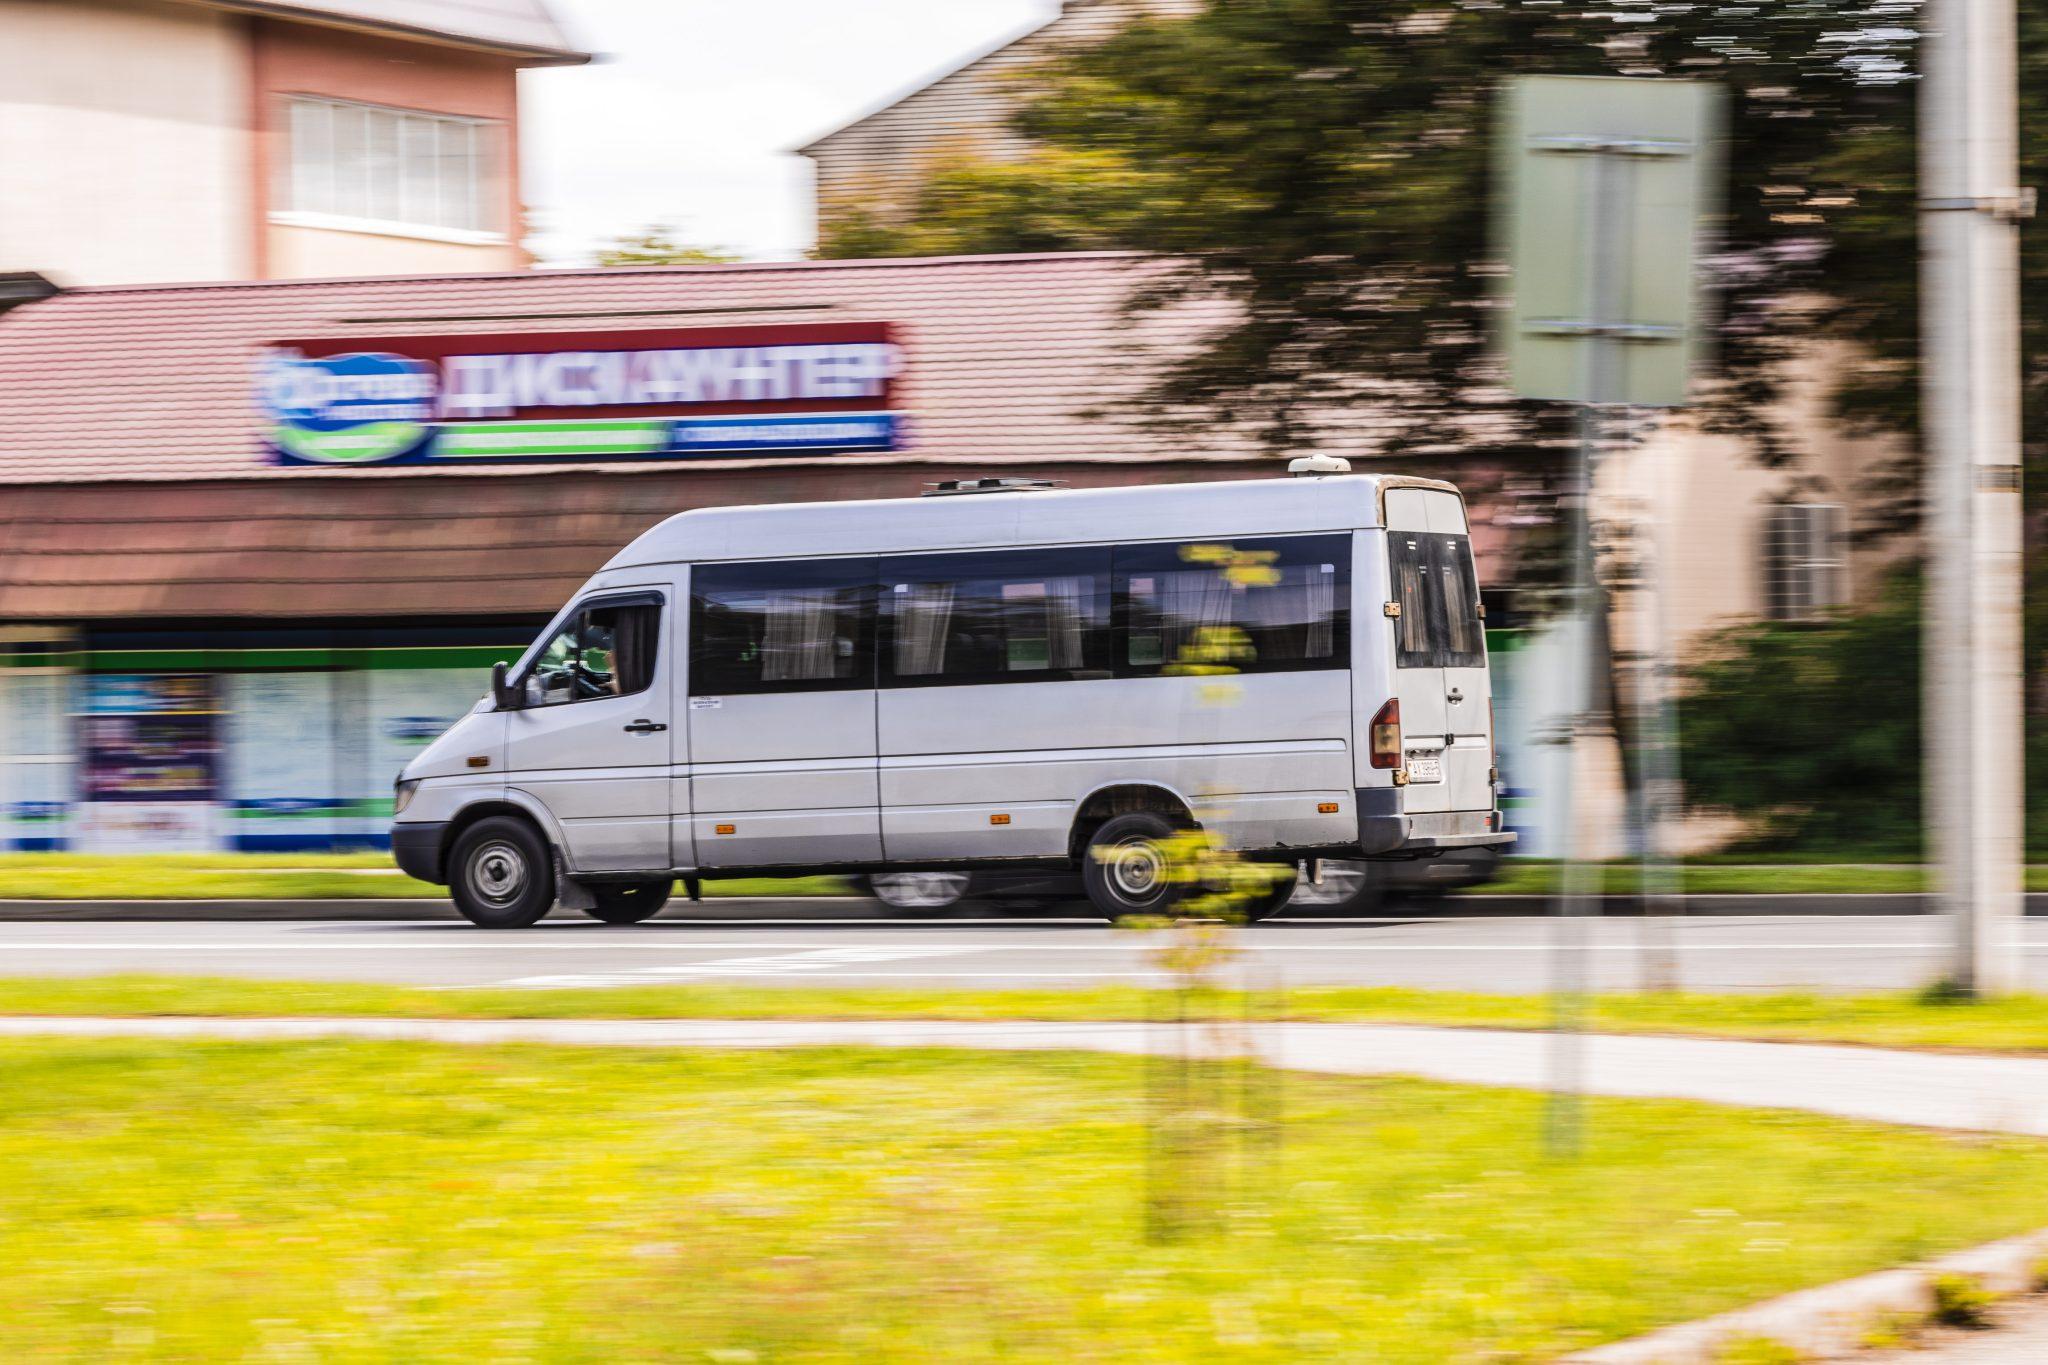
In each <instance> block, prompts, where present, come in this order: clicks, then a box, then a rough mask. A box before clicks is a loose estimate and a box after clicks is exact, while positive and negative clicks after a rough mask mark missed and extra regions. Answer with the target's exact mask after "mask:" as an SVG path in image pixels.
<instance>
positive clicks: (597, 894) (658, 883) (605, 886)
mask: <svg viewBox="0 0 2048 1365" xmlns="http://www.w3.org/2000/svg"><path fill="white" fill-rule="evenodd" d="M675 889H676V881H675V878H673V877H660V878H650V879H649V880H647V881H644V882H596V883H593V884H592V885H591V887H590V895H591V898H592V899H593V900H594V901H595V902H596V903H595V904H594V905H587V906H585V907H584V909H583V913H584V914H586V915H588V916H590V917H591V918H592V919H601V920H603V921H604V922H605V923H606V924H638V923H640V922H641V921H642V920H650V919H653V918H654V917H655V916H656V915H658V914H660V913H661V908H662V907H663V906H664V905H667V904H668V898H669V895H670V893H672V892H673V891H674V890H675Z"/></svg>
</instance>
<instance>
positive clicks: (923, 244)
mask: <svg viewBox="0 0 2048 1365" xmlns="http://www.w3.org/2000/svg"><path fill="white" fill-rule="evenodd" d="M1917 14H1918V4H1917V3H1916V0H1870V2H1869V3H1860V2H1858V0H1763V3H1759V4H1745V5H1711V4H1692V3H1680V4H1673V5H1652V4H1648V3H1640V2H1638V0H1591V3H1586V4H1573V5H1569V6H1555V5H1550V4H1539V3H1532V2H1531V0H1508V3H1505V4H1502V3H1483V2H1482V0H1463V3H1445V2H1444V0H1230V2H1229V3H1227V4H1216V5H1212V6H1210V7H1209V8H1208V9H1207V10H1206V11H1204V12H1201V13H1199V14H1197V15H1195V16H1193V17H1191V18H1185V19H1178V20H1173V19H1160V18H1142V17H1140V18H1136V19H1134V20H1133V21H1132V22H1131V23H1130V24H1129V25H1128V26H1127V27H1126V28H1124V29H1123V30H1122V31H1121V32H1120V33H1119V34H1117V35H1116V36H1114V37H1112V38H1110V39H1109V40H1108V41H1107V42H1104V43H1101V44H1099V45H1096V46H1091V47H1077V48H1072V49H1069V50H1066V51H1063V52H1061V53H1060V54H1058V56H1057V57H1056V58H1055V59H1053V60H1051V61H1049V62H1047V63H1046V64H1044V65H1043V66H1041V67H1039V68H1038V69H1036V70H1034V71H1031V72H1028V73H1026V75H1025V76H1024V77H1023V79H1022V83H1021V84H1020V85H1019V87H1018V96H1019V109H1018V113H1017V116H1016V120H1015V122H1016V125H1017V127H1018V130H1019V131H1020V132H1022V133H1024V134H1025V135H1026V136H1027V137H1028V138H1029V139H1030V140H1031V142H1032V145H1034V146H1035V147H1036V148H1037V150H1036V151H1035V152H1033V153H1029V154H1027V155H1025V156H1024V157H1023V158H1022V159H1021V160H1016V161H1009V162H1004V163H1000V164H996V163H989V164H981V165H974V164H964V163H962V164H949V165H942V166H938V167H934V168H933V171H932V174H931V175H930V176H929V177H928V178H927V179H926V180H925V182H924V187H923V190H922V192H921V194H920V195H919V196H918V198H917V201H916V203H915V205H914V206H913V209H912V211H911V212H909V213H908V214H906V215H904V216H903V217H902V218H901V219H888V220H883V219H878V218H876V217H874V216H870V215H861V214H859V213H853V214H850V215H848V216H847V217H846V218H844V219H842V220H840V222H839V225H838V226H836V227H835V228H834V229H833V230H831V231H829V232H828V234H827V236H826V238H825V240H824V242H823V243H822V245H821V250H822V252H823V253H824V254H826V255H872V254H928V253H935V252H938V253H956V252H959V253H973V252H983V251H1011V250H1020V249H1061V248H1069V249H1085V248H1102V247H1121V248H1129V249H1137V250H1143V251H1148V252H1157V253H1162V254H1166V255H1170V256H1173V257H1175V258H1176V259H1178V260H1179V261H1181V262H1182V264H1181V265H1180V267H1179V268H1178V269H1177V271H1175V272H1174V273H1173V274H1172V275H1170V276H1169V277H1168V278H1166V279H1164V280H1161V281H1158V282H1156V283H1155V284H1154V285H1153V286H1152V287H1151V288H1150V289H1148V290H1147V292H1146V294H1145V296H1144V297H1142V298H1141V299H1139V300H1137V301H1136V302H1137V304H1138V305H1139V306H1144V305H1147V304H1157V303H1162V302H1166V301H1169V300H1172V299H1175V298H1180V297H1185V296H1187V295H1190V294H1201V295H1221V296H1224V297H1227V298H1229V299H1231V300H1233V301H1235V302H1236V303H1237V304H1238V305H1239V307H1240V315H1239V317H1240V320H1239V322H1238V323H1237V325H1236V326H1235V327H1233V328H1231V329H1229V330H1228V331H1226V332H1224V333H1222V334H1221V335H1219V336H1218V337H1217V338H1216V339H1215V340H1214V342H1213V344H1211V345H1210V346H1208V347H1206V348H1205V349H1203V350H1201V351H1199V352H1197V353H1195V354H1193V355H1190V356H1188V357H1187V358H1185V359H1184V360H1183V361H1182V362H1181V363H1179V364H1178V365H1177V366H1175V367H1174V368H1173V369H1172V370H1171V371H1170V372H1169V373H1168V374H1167V375H1166V376H1165V377H1164V379H1163V381H1162V382H1161V384H1160V385H1159V388H1158V391H1157V393H1156V395H1155V397H1156V399H1157V400H1158V406H1159V409H1160V410H1161V411H1162V412H1166V411H1173V410H1180V409H1184V408H1185V407H1187V406H1188V405H1190V404H1193V405H1194V406H1196V407H1198V408H1209V409H1224V410H1228V411H1230V412H1233V413H1248V414H1253V415H1256V416H1257V417H1258V418H1260V419H1261V420H1262V422H1263V425H1264V427H1265V430H1266V431H1267V433H1268V435H1269V437H1270V439H1271V440H1272V442H1273V443H1274V444H1275V445H1276V446H1279V445H1284V444H1286V443H1287V442H1288V441H1289V440H1290V439H1291V438H1292V435H1293V433H1294V431H1295V430H1296V424H1297V422H1298V420H1299V418H1300V416H1301V414H1302V413H1303V411H1304V410H1305V409H1307V408H1309V407H1313V406H1318V405H1323V404H1328V403H1345V402H1369V403H1372V404H1374V405H1376V407H1377V408H1378V409H1379V410H1380V411H1381V412H1385V411H1387V410H1388V409H1389V408H1392V409H1395V410H1396V411H1395V413H1394V415H1393V417H1392V418H1391V426H1390V433H1391V435H1392V438H1393V443H1394V445H1395V447H1396V448H1397V449H1398V448H1400V447H1402V446H1403V445H1410V446H1419V445H1435V446H1438V447H1439V448H1440V447H1441V445H1442V444H1443V442H1444V441H1445V440H1446V433H1447V432H1449V431H1456V432H1458V433H1459V434H1458V435H1457V436H1456V437H1455V438H1453V439H1455V440H1456V441H1457V442H1458V443H1459V444H1460V445H1461V447H1462V448H1464V449H1466V450H1475V449H1478V450H1485V449H1491V450H1494V451H1497V452H1500V453H1512V454H1520V455H1529V454H1533V453H1535V452H1536V451H1538V450H1541V449H1543V448H1546V447H1548V446H1549V445H1550V438H1554V437H1556V436H1559V435H1561V434H1562V433H1561V427H1560V421H1559V414H1558V413H1557V411H1556V410H1555V409H1554V408H1552V407H1550V406H1549V405H1540V404H1522V403H1513V402H1508V401H1503V400H1502V398H1501V395H1500V393H1499V391H1498V389H1497V388H1494V387H1492V386H1493V385H1494V384H1495V383H1496V382H1497V380H1498V378H1499V376H1498V372H1497V369H1496V367H1495V363H1494V360H1493V357H1492V354H1491V347H1490V344H1489V343H1490V339H1491V338H1490V331H1491V324H1492V321H1493V317H1494V299H1493V285H1494V283H1495V276H1494V272H1493V270H1492V268H1491V266H1490V264H1489V256H1490V252H1489V245H1490V242H1489V231H1490V228H1489V221H1488V220H1489V208H1490V204H1491V198H1490V196H1491V193H1492V190H1493V185H1492V182H1491V178H1490V171H1491V169H1492V160H1491V157H1492V150H1491V137H1490V134H1491V131H1492V128H1493V125H1494V119H1495V98H1494V97H1495V93H1496V91H1497V90H1498V88H1499V85H1500V83H1501V81H1502V80H1503V79H1504V78H1506V77H1508V76H1511V75H1514V74H1516V73H1521V72H1553V73H1566V74H1571V73H1578V74H1604V75H1624V76H1671V77H1688V78H1695V79H1705V80H1713V81H1717V82H1721V83H1723V84H1724V85H1726V86H1727V87H1728V89H1729V91H1730V95H1731V99H1730V110H1731V128H1730V142H1729V148H1728V151H1729V157H1728V161H1729V166H1730V184H1731V186H1732V190H1731V193H1730V196H1729V199H1728V202H1727V204H1726V210H1727V212H1726V226H1725V234H1724V237H1725V245H1724V249H1723V250H1722V252H1721V253H1720V254H1719V256H1718V257H1717V261H1716V267H1715V271H1714V279H1713V289H1714V291H1715V293H1716V296H1717V297H1716V299H1715V305H1716V309H1717V311H1718V313H1719V315H1720V317H1721V318H1722V325H1721V327H1720V329H1719V333H1720V335H1719V341H1720V350H1719V357H1718V362H1717V365H1716V368H1715V373H1714V376H1713V379H1714V383H1713V384H1712V385H1711V387H1710V392H1709V394H1708V398H1709V400H1710V401H1709V402H1708V404H1707V406H1706V415H1707V417H1708V419H1709V420H1710V422H1712V423H1713V424H1714V425H1715V426H1716V427H1718V428H1719V429H1721V430H1724V431H1730V432H1735V433H1739V434H1742V435H1744V436H1746V437H1747V438H1749V440H1750V441H1751V443H1752V445H1753V447H1754V449H1755V450H1756V451H1757V453H1758V454H1759V456H1760V457H1761V458H1763V459H1765V460H1767V461H1776V460H1779V459H1782V458H1783V457H1784V456H1786V455H1788V454H1790V453H1793V452H1792V451H1791V450H1790V448H1789V446H1788V441H1789V440H1790V439H1791V438H1790V437H1788V435H1787V434H1786V433H1784V432H1781V431H1779V430H1777V429H1775V428H1774V427H1773V425H1772V424H1771V423H1770V421H1769V418H1768V415H1767V414H1768V412H1769V400H1770V399H1771V398H1772V397H1773V396H1774V395H1775V394H1776V392H1777V386H1778V384H1779V382H1780V379H1781V376H1780V375H1779V373H1778V366H1777V363H1776V362H1779V361H1781V360H1783V359H1784V358H1785V357H1787V356H1788V355H1789V354H1792V353H1793V352H1794V351H1795V350H1796V349H1797V348H1798V347H1800V346H1801V345H1802V344H1803V343H1804V342H1805V341H1807V340H1808V339H1810V338H1813V337H1817V336H1843V337H1851V338H1854V339H1855V340H1857V341H1858V342H1859V343H1861V344H1862V346H1863V347H1865V348H1866V351H1867V354H1868V355H1869V356H1870V363H1869V364H1868V365H1867V366H1864V367H1861V368H1859V369H1855V370H1853V371H1849V372H1846V373H1843V374H1841V375H1839V376H1837V379H1838V383H1837V385H1836V389H1835V395H1834V396H1835V398H1836V400H1837V402H1838V404H1839V409H1838V410H1839V415H1840V416H1841V417H1843V418H1844V419H1845V420H1849V421H1852V422H1856V423H1866V424H1869V425H1872V426H1878V427H1884V428H1889V429H1892V430H1895V431H1900V432H1904V433H1908V434H1910V433H1912V432H1913V431H1914V430H1915V427H1916V422H1917V412H1916V405H1917V389H1916V385H1915V382H1914V376H1913V361H1914V355H1915V352H1916V349H1917V340H1918V331H1917V319H1916V308H1915V287H1916V278H1915V264H1914V262H1915V256H1916V232H1917V229H1916V226H1915V223H1914V213H1913V207H1914V198H1915V183H1914V161H1915V140H1914V118H1915V110H1914V91H1915V89H1916V83H1915V82H1914V81H1913V80H1912V79H1911V76H1912V66H1913V61H1914V57H1915V45H1916V43H1917V33H1916V32H1915V30H1914V24H1915V23H1916V20H1917ZM2044 17H2048V0H2026V2H2025V3H2024V4H2023V5H2022V47H2023V51H2022V54H2021V94H2022V102H2023V106H2024V109H2023V119H2024V130H2023V145H2024V147H2025V149H2026V155H2027V161H2028V169H2029V170H2030V171H2031V172H2032V175H2031V176H2023V182H2025V183H2031V182H2032V181H2034V180H2038V179H2040V178H2041V176H2040V167H2039V161H2040V153H2039V151H2038V149H2040V148H2042V147H2044V146H2048V138H2044V137H2043V136H2042V134H2044V133H2048V23H2044V22H2042V20H2043V18H2044ZM2026 270H2027V289H2028V293H2029V296H2030V297H2039V296H2040V290H2041V287H2042V285H2043V284H2044V283H2048V245H2044V244H2043V243H2042V241H2041V239H2040V234H2038V233H2037V234H2034V235H2033V239H2032V240H2031V242H2030V245H2029V247H2028V250H2027V257H2026ZM2032 311H2033V313H2034V314H2035V315H2034V316H2030V317H2029V320H2028V324H2027V325H2028V334H2027V355H2028V360H2029V365H2028V372H2029V373H2030V374H2041V373H2044V372H2048V363H2044V362H2048V330H2044V329H2048V310H2032ZM1475 399H1482V400H1484V402H1483V404H1481V405H1475ZM2044 402H2048V385H2044V384H2040V383H2036V384H2034V385H2032V386H2031V388H2030V392H2029V405H2030V418H2032V419H2034V420H2030V421H2029V424H2028V432H2029V435H2030V437H2032V438H2033V440H2034V442H2035V446H2034V447H2033V448H2036V449H2038V442H2039V437H2040V433H2041V432H2042V431H2043V430H2044V429H2048V428H2044V426H2043V423H2042V422H2041V421H2040V420H2038V419H2039V418H2040V417H2042V416H2044V415H2048V414H2044V413H2042V412H2041V411H2040V408H2041V405H2042V404H2043V403H2044ZM1475 413H1477V414H1479V415H1480V416H1481V417H1482V418H1483V420H1481V421H1478V422H1476V423H1475V421H1474V420H1473V419H1474V416H1475ZM1454 423H1455V424H1456V425H1455V426H1454V425H1453V424H1454ZM1893 474H1894V479H1893V484H1894V491H1895V492H1896V494H1897V497H1896V499H1895V500H1894V502H1895V507H1896V508H1897V510H1898V511H1899V512H1901V513H1902V514H1904V515H1906V516H1908V517H1909V516H1910V514H1911V512H1912V508H1913V505H1914V497H1913V492H1912V481H1911V478H1910V471H1893Z"/></svg>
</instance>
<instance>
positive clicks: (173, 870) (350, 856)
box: [0, 851, 2048, 900]
mask: <svg viewBox="0 0 2048 1365" xmlns="http://www.w3.org/2000/svg"><path fill="white" fill-rule="evenodd" d="M1557 871H1558V869H1557V864H1555V863H1552V862H1547V861H1542V860H1538V859H1510V860H1509V861H1508V863H1507V864H1506V866H1505V867H1504V869H1503V870H1502V872H1501V875H1500V876H1499V877H1497V878H1495V879H1494V880H1493V881H1491V882H1488V883H1487V884H1486V885H1484V886H1478V887H1474V888H1472V890H1471V893H1470V894H1473V895H1481V896H1488V895H1491V896H1514V895H1544V894H1547V893H1549V892H1550V891H1551V890H1553V889H1554V888H1555V885H1556V881H1557ZM2026 876H2027V889H2028V890H2031V891H2048V865H2041V866H2033V867H2029V868H2028V869H2027V873H2026ZM1601 882H1602V889H1603V890H1605V891H1608V892H1612V893H1615V894H1618V895H1628V894H1633V893H1635V892H1636V891H1637V890H1638V889H1640V887H1641V883H1642V874H1641V872H1640V871H1639V870H1638V869H1637V867H1636V866H1635V865H1634V864H1632V863H1612V864H1609V865H1607V866H1606V867H1603V868H1602V869H1601ZM1681 882H1682V885H1683V887H1684V889H1685V890H1686V891H1689V892H1694V893H1697V894H1713V895H1755V894H1769V893H1778V894H1818V893H1826V892H1861V893H1866V894H1869V893H1877V892H1908V893H1910V892H1916V891H1924V890H1925V889H1926V887H1927V877H1926V873H1925V871H1924V870H1923V869H1922V868H1920V867H1919V866H1917V865H1914V864H1910V863H1880V864H1856V863H1845V862H1834V863H1824V862H1813V861H1810V860H1809V861H1804V862H1791V861H1773V860H1769V859H1760V860H1758V861H1755V862H1748V861H1741V860H1730V859H1729V858H1725V857H1709V858H1705V859H1701V860H1698V861H1695V862H1692V863H1689V864H1687V865H1686V866H1685V867H1684V868H1683V869H1681ZM850 889H851V888H850V885H849V883H848V882H847V880H846V879H845V878H843V877H792V878H786V879H769V878H748V879H742V880H735V881H722V882H721V881H713V882H706V883H705V884H704V894H705V895H706V896H833V895H846V894H848V893H849V891H850ZM447 894H448V893H447V890H446V888H443V887H439V886H433V885H430V884H428V883H426V882H420V881H414V880H413V879H412V878H411V877H408V876H406V875H405V874H404V873H402V872H400V871H399V870H398V869H397V868H396V867H394V866H393V865H392V862H391V855H390V854H388V853H379V852H374V851H372V852H364V853H194V854H148V855H137V854H130V855H92V854H83V853H0V900H158V899H163V900H359V899H367V898H381V897H413V896H445V895H447Z"/></svg>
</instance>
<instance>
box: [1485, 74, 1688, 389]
mask: <svg viewBox="0 0 2048 1365" xmlns="http://www.w3.org/2000/svg"><path fill="white" fill-rule="evenodd" d="M1720 124H1721V92H1720V89H1719V87H1717V86H1712V85H1706V84H1701V83H1696V82H1692V81H1668V80H1635V79H1627V78H1620V77H1607V76H1523V77H1519V78H1517V79H1516V80H1514V81H1513V82H1512V83H1511V84H1510V85H1509V86H1508V90H1507V96H1506V101H1505V117H1504V120H1503V127H1502V136H1501V142H1500V157H1501V169H1502V183H1503V184H1504V186H1505V195H1504V197H1503V200H1502V204H1501V212H1502V224H1501V226H1502V237H1503V239H1504V244H1505V246H1506V248H1507V258H1508V264H1509V267H1510V269H1511V272H1512V289H1513V294H1514V307H1513V309H1512V311H1511V312H1510V314H1509V315H1508V318H1507V323H1506V326H1507V334H1506V336H1505V337H1504V338H1503V347H1502V349H1503V351H1504V352H1505V354H1506V356H1507V359H1508V367H1509V371H1510V374H1511V377H1512V382H1513V385H1514V389H1515V392H1516V393H1518V394H1520V395H1521V396H1522V397H1524V398H1550V399H1560V400H1564V401H1567V402H1578V403H1625V404H1640V405H1643V406H1651V407H1668V406H1673V405H1676V404H1680V403H1683V402H1684V401H1685V397H1686V383H1687V380H1688V378H1689V376H1690V374H1691V372H1692V367H1693V364H1694V362H1695V360H1696V359H1697V358H1698V357H1699V355H1700V353H1701V351H1702V349H1703V347H1704V344H1705V335H1704V331H1705V329H1704V327H1703V325H1702V322H1701V318H1700V307H1699V301H1698V293H1699V291H1698V288H1697V285H1696V283H1695V280H1694V278H1693V277H1694V273H1695V268H1696V265H1697V261H1698V256H1699V243H1700V237H1701V231H1702V224H1703V223H1704V221H1705V219H1706V215H1707V214H1708V213H1709V212H1711V211H1712V209H1713V206H1714V204H1713V194H1712V187H1713V186H1714V185H1715V184H1716V183H1717V175H1718V169H1719V165H1718V163H1719V159H1720V154H1719V137H1720Z"/></svg>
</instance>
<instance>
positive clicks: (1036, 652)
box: [880, 547, 1110, 687]
mask: <svg viewBox="0 0 2048 1365" xmlns="http://www.w3.org/2000/svg"><path fill="white" fill-rule="evenodd" d="M881 582H882V598H881V614H882V643H881V648H880V657H881V662H882V679H883V682H884V683H885V684H888V685H893V686H902V687H920V686H934V685H944V686H963V685H974V684H980V683H1016V682H1048V681H1057V680H1072V679H1079V678H1088V677H1096V678H1107V677H1109V676H1110V669H1109V659H1110V640H1109V550H1108V548H1107V547H1101V548H1093V549H1072V550H1005V551H999V552H996V553H992V554H956V555H905V556H903V557H901V558H895V559H885V560H883V561H882V571H881Z"/></svg>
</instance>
